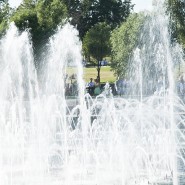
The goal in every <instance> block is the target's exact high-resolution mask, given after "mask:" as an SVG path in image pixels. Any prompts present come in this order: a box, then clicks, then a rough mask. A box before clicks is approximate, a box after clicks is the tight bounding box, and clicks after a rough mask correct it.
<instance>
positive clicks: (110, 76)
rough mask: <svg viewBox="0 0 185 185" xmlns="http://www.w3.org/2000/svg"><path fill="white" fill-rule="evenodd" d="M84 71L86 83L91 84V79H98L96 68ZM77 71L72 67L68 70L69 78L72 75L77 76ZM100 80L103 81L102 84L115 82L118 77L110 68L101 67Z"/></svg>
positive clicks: (86, 68)
mask: <svg viewBox="0 0 185 185" xmlns="http://www.w3.org/2000/svg"><path fill="white" fill-rule="evenodd" d="M83 70H84V75H83V79H84V81H85V82H89V79H90V78H93V79H96V77H97V70H96V67H84V68H83ZM75 71H76V70H75V68H74V67H70V68H68V69H67V73H68V75H69V76H70V75H72V74H75ZM100 80H101V83H105V82H115V80H116V76H115V75H114V72H113V71H111V68H110V66H103V67H101V70H100Z"/></svg>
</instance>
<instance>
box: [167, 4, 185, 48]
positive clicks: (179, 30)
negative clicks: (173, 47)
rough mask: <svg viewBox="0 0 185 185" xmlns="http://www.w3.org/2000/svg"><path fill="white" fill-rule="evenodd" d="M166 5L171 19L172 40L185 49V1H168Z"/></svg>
mask: <svg viewBox="0 0 185 185" xmlns="http://www.w3.org/2000/svg"><path fill="white" fill-rule="evenodd" d="M166 4H167V11H168V12H169V13H170V17H171V20H170V23H171V29H172V39H173V40H177V41H178V42H179V43H180V44H182V45H183V47H184V48H185V1H182V0H166Z"/></svg>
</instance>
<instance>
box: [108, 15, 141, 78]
mask: <svg viewBox="0 0 185 185" xmlns="http://www.w3.org/2000/svg"><path fill="white" fill-rule="evenodd" d="M143 22H144V15H143V14H142V13H140V14H136V13H135V14H131V15H130V16H129V18H128V19H127V21H126V22H125V23H123V24H122V25H121V26H120V27H119V28H117V29H115V30H114V31H113V32H112V34H111V45H112V62H111V67H112V69H113V70H114V72H115V73H116V74H117V75H118V76H121V75H124V73H125V72H126V70H127V66H128V62H129V60H130V58H131V56H132V54H133V50H134V48H135V47H136V45H137V43H138V41H139V34H140V30H141V27H142V25H143Z"/></svg>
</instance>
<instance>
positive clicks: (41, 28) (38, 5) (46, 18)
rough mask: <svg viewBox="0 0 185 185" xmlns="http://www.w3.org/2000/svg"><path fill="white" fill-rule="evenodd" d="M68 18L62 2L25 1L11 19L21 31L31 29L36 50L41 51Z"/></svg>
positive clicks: (48, 0) (54, 0)
mask: <svg viewBox="0 0 185 185" xmlns="http://www.w3.org/2000/svg"><path fill="white" fill-rule="evenodd" d="M66 17H67V8H66V6H65V4H64V3H63V1H61V0H24V1H23V3H22V4H21V5H20V6H19V7H18V9H17V10H16V12H15V13H14V14H13V16H12V17H11V21H14V22H15V24H16V26H17V27H18V28H19V29H20V30H25V29H27V28H29V29H30V33H31V35H32V40H33V45H34V49H35V51H36V55H37V53H38V54H39V49H40V47H41V46H42V45H43V43H45V42H46V41H47V40H48V38H49V37H50V36H51V35H52V34H53V33H54V30H55V29H56V27H57V26H58V25H60V24H62V22H63V20H64V19H66Z"/></svg>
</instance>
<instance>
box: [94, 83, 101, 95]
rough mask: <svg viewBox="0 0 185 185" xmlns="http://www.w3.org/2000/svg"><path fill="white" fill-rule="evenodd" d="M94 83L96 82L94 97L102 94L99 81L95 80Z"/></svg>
mask: <svg viewBox="0 0 185 185" xmlns="http://www.w3.org/2000/svg"><path fill="white" fill-rule="evenodd" d="M94 82H95V89H94V95H95V96H97V95H99V94H100V93H101V89H100V83H99V81H98V79H95V80H94Z"/></svg>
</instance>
